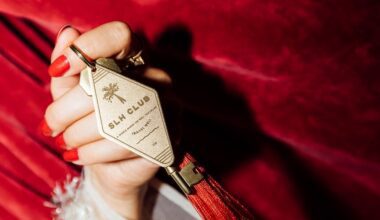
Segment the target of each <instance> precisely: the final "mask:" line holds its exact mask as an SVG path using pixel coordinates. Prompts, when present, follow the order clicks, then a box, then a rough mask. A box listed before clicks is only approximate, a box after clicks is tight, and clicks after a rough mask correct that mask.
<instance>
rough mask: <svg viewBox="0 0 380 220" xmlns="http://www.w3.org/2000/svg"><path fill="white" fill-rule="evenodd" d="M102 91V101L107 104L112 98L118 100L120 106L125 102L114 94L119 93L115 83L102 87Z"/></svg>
mask: <svg viewBox="0 0 380 220" xmlns="http://www.w3.org/2000/svg"><path fill="white" fill-rule="evenodd" d="M102 91H103V92H105V93H104V95H103V99H104V100H107V101H108V102H112V98H113V97H116V98H117V99H119V101H120V102H121V103H122V104H123V103H124V102H126V100H125V99H124V98H123V97H121V96H119V95H118V94H116V92H117V91H119V86H118V85H117V83H110V84H108V86H105V87H103V89H102Z"/></svg>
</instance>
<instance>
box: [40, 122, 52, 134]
mask: <svg viewBox="0 0 380 220" xmlns="http://www.w3.org/2000/svg"><path fill="white" fill-rule="evenodd" d="M38 127H39V130H40V132H41V134H42V135H44V136H46V137H49V136H51V134H52V130H51V129H50V127H49V125H48V124H47V123H46V120H45V119H44V120H42V122H41V123H40V125H39V126H38Z"/></svg>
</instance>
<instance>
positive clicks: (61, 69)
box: [48, 55, 70, 77]
mask: <svg viewBox="0 0 380 220" xmlns="http://www.w3.org/2000/svg"><path fill="white" fill-rule="evenodd" d="M69 69H70V63H69V60H68V59H67V58H66V56H65V55H61V56H59V57H58V58H57V59H56V60H54V62H53V63H52V64H51V65H50V66H49V69H48V72H49V75H50V76H52V77H59V76H62V75H63V74H64V73H65V72H66V71H67V70H69Z"/></svg>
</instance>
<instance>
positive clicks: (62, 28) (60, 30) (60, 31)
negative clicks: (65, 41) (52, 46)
mask: <svg viewBox="0 0 380 220" xmlns="http://www.w3.org/2000/svg"><path fill="white" fill-rule="evenodd" d="M69 27H71V25H70V24H66V25H64V26H62V27H61V29H59V31H58V33H57V37H56V39H55V41H56V42H57V40H58V37H59V35H61V33H62V32H63V31H64V30H65V29H66V28H69Z"/></svg>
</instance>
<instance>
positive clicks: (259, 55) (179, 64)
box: [0, 0, 380, 220]
mask: <svg viewBox="0 0 380 220" xmlns="http://www.w3.org/2000/svg"><path fill="white" fill-rule="evenodd" d="M0 11H2V15H1V19H0V21H1V22H0V33H1V34H0V44H1V47H0V54H1V56H0V66H1V70H0V71H1V75H0V93H1V95H0V157H1V161H2V162H1V163H0V184H1V187H0V195H1V199H0V216H1V219H49V209H47V208H44V207H43V205H42V202H43V201H44V200H45V199H48V197H49V193H50V191H51V189H52V187H53V186H54V184H55V182H56V181H59V180H62V179H64V178H65V176H66V174H67V173H71V174H72V175H75V173H76V172H77V171H76V169H75V168H74V167H72V166H70V165H68V164H66V163H64V162H63V161H62V160H61V158H60V155H59V153H58V151H57V150H56V149H55V148H54V145H53V144H52V141H51V140H48V139H46V138H43V137H41V136H40V135H39V134H38V133H37V131H36V127H37V125H38V122H39V121H40V120H41V119H42V117H43V114H44V109H45V107H46V106H47V105H48V103H49V102H50V101H51V98H50V96H49V92H48V89H49V86H48V84H49V77H48V75H47V71H46V70H47V66H48V63H49V54H50V52H51V49H52V46H53V41H54V38H55V36H54V35H55V33H56V32H57V31H58V30H59V28H60V27H61V26H63V25H64V24H68V23H69V24H72V25H74V26H75V27H77V28H79V29H80V30H81V31H85V30H88V29H90V28H92V27H95V26H97V25H99V24H102V23H105V22H108V21H112V20H121V21H125V22H127V23H128V24H130V26H131V27H132V29H134V30H136V31H138V32H141V33H143V34H144V35H145V36H146V38H147V40H148V41H149V42H150V43H151V45H150V46H151V48H152V51H151V52H152V60H151V61H152V65H155V66H157V67H160V68H163V69H165V70H166V71H168V72H169V73H170V74H171V75H172V77H173V79H174V83H175V86H174V89H175V91H176V95H177V96H178V99H179V100H180V101H181V103H182V104H183V112H184V113H183V116H184V121H183V123H182V124H183V129H182V133H183V136H182V142H181V147H183V148H185V149H186V150H189V151H191V152H193V153H194V155H195V156H196V157H197V159H198V160H200V161H201V163H202V164H204V165H205V166H206V167H207V168H208V170H211V172H212V173H213V174H214V175H215V177H216V178H217V179H219V180H221V183H222V184H223V185H225V186H226V188H227V189H228V190H230V191H231V192H232V193H233V194H235V195H237V196H238V197H239V198H241V200H242V201H243V202H245V203H246V204H247V205H248V206H249V207H250V208H251V209H252V210H253V212H254V214H255V215H256V216H257V217H258V218H262V219H281V220H284V219H285V220H287V219H289V220H293V219H380V212H379V211H378V208H379V207H380V150H379V144H380V135H379V133H380V98H379V97H380V75H379V71H380V66H379V64H380V60H379V59H380V45H379V39H380V29H379V28H378V24H379V21H380V18H379V11H380V4H379V3H378V1H373V0H335V1H331V0H330V1H328V0H318V1H317V0H293V1H288V0H268V1H258V0H226V1H221V2H218V1H197V0H188V1H178V0H175V1H168V0H145V1H142V0H141V1H139V0H129V1H121V0H120V1H102V0H100V1H89V0H83V1H72V0H68V1H58V0H51V1H47V0H42V1H21V0H3V1H2V2H1V3H0ZM15 16H16V17H22V18H16V17H15Z"/></svg>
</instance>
